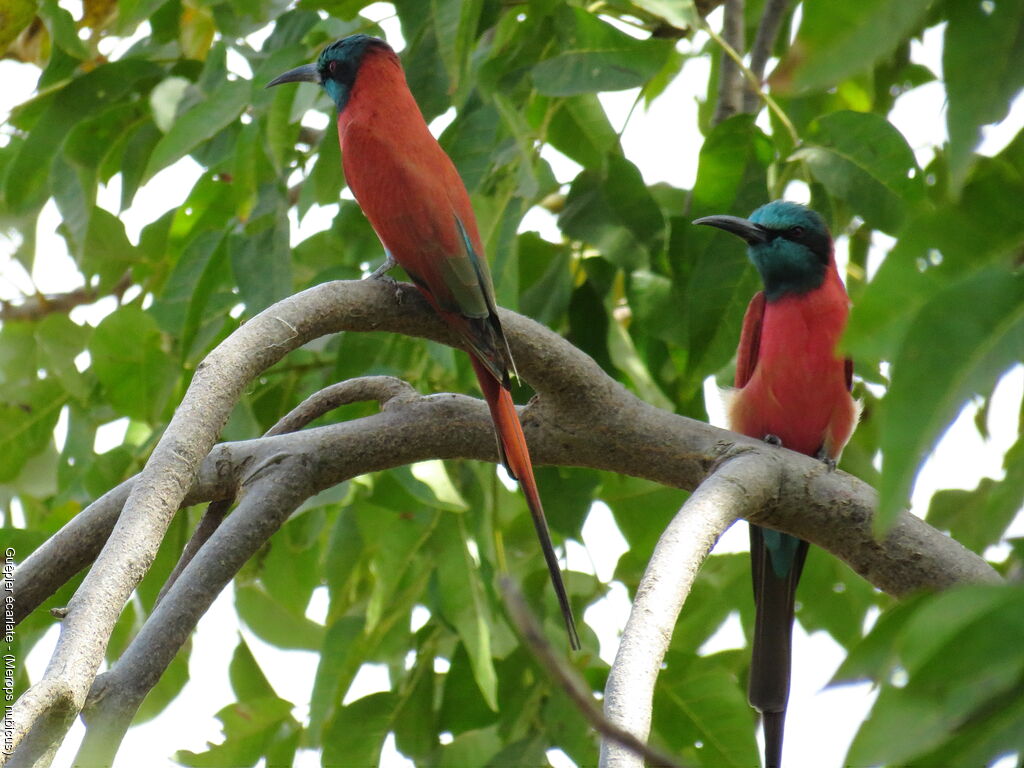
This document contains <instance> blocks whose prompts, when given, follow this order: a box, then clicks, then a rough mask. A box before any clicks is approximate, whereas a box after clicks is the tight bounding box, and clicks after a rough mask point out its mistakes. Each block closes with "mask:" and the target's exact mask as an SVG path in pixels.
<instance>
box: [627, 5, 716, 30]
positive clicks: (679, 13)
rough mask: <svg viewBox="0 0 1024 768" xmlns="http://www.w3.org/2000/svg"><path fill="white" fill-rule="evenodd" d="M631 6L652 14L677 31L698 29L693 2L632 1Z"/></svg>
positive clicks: (697, 16) (697, 17)
mask: <svg viewBox="0 0 1024 768" xmlns="http://www.w3.org/2000/svg"><path fill="white" fill-rule="evenodd" d="M633 5H635V6H636V7H637V8H643V9H644V10H645V11H647V12H648V13H653V14H654V15H655V16H657V17H659V18H661V19H664V20H665V21H667V22H668V23H669V24H671V25H672V26H674V27H676V28H677V29H694V28H697V27H700V23H701V22H700V14H699V13H698V12H697V7H696V6H695V5H694V3H693V0H633Z"/></svg>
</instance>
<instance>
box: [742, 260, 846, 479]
mask: <svg viewBox="0 0 1024 768" xmlns="http://www.w3.org/2000/svg"><path fill="white" fill-rule="evenodd" d="M848 313H849V299H848V298H847V295H846V289H845V288H844V287H843V283H842V281H841V280H840V279H839V274H838V272H837V271H836V265H835V260H834V259H831V260H830V263H829V267H828V270H827V271H826V273H825V281H824V282H823V283H822V285H821V287H819V288H816V289H814V290H812V291H808V292H807V293H800V294H789V295H787V296H783V297H782V298H780V299H777V300H775V301H771V302H769V301H765V298H764V293H763V292H760V291H759V292H758V293H757V294H755V295H754V298H753V299H751V300H750V304H749V305H748V307H747V313H746V315H745V316H744V318H743V332H742V334H741V336H740V345H739V349H738V351H737V360H736V386H737V387H738V389H737V390H735V392H734V393H733V394H732V396H731V397H730V400H729V406H728V420H729V428H730V429H732V430H733V431H735V432H740V433H742V434H744V435H749V436H750V437H756V438H758V439H760V438H763V437H764V436H765V435H775V436H776V437H778V438H779V439H780V440H781V441H782V444H783V445H784V446H785V447H787V448H789V449H791V450H794V451H799V452H800V453H806V454H808V455H809V456H817V455H818V454H819V452H821V453H822V455H823V457H828V458H832V459H836V458H838V457H839V454H840V453H841V452H842V449H843V446H844V445H846V441H847V440H849V439H850V435H851V434H852V432H853V427H854V425H855V424H856V421H857V406H856V404H855V403H854V400H853V398H852V397H851V396H850V367H849V365H848V364H847V362H846V361H845V360H843V359H841V358H838V357H836V353H835V349H836V345H837V343H838V342H839V338H840V337H841V336H842V333H843V328H844V327H845V325H846V317H847V315H848Z"/></svg>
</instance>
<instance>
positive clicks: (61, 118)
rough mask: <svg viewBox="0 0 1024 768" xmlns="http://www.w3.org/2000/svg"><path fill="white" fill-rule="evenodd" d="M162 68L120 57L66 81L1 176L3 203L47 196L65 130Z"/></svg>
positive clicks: (24, 204)
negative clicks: (51, 172) (50, 176)
mask: <svg viewBox="0 0 1024 768" xmlns="http://www.w3.org/2000/svg"><path fill="white" fill-rule="evenodd" d="M159 72H160V68H159V67H158V66H157V65H156V64H154V63H152V62H149V61H145V60H142V59H134V58H129V59H123V60H121V61H114V62H111V63H109V64H104V65H102V66H99V67H97V68H96V69H94V70H92V71H91V72H89V73H87V74H84V75H82V76H81V77H78V78H75V79H74V80H71V81H68V82H67V83H66V84H63V86H62V87H61V88H60V90H59V91H58V92H57V93H56V94H55V95H54V96H53V98H52V99H50V100H48V101H43V102H41V105H42V104H45V108H44V110H43V112H42V114H41V115H39V118H38V120H36V122H35V124H34V125H33V127H32V131H31V133H29V136H28V138H27V139H26V140H25V141H24V143H22V144H21V146H20V149H19V151H18V154H17V156H16V157H15V158H14V159H13V160H12V161H11V163H10V165H9V168H8V172H7V175H6V178H5V180H4V196H5V198H6V204H7V205H8V206H9V207H10V208H11V210H12V212H15V213H19V212H20V213H24V212H27V211H30V210H32V209H33V208H36V207H38V206H40V205H42V203H43V202H44V201H45V197H46V194H47V192H48V190H47V189H46V187H45V184H46V180H47V177H48V174H49V171H50V165H51V163H52V162H53V160H54V157H55V156H56V155H57V154H58V152H57V150H58V147H59V146H60V144H61V142H62V141H63V140H64V138H65V136H67V134H68V132H69V131H70V130H71V129H72V128H74V126H75V125H76V124H77V123H78V122H79V121H81V120H85V119H86V118H88V117H90V116H91V115H95V114H98V113H99V112H101V111H102V110H103V109H105V108H106V107H107V106H109V105H111V104H113V103H115V102H117V101H118V100H119V99H122V98H124V96H125V95H126V94H127V93H129V92H130V91H132V90H134V89H136V88H138V87H139V84H140V82H144V81H146V80H148V79H152V78H155V77H157V76H158V74H159Z"/></svg>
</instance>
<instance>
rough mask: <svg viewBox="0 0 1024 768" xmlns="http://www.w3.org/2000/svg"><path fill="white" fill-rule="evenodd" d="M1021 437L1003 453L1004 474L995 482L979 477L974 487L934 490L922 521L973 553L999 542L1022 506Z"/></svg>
mask: <svg viewBox="0 0 1024 768" xmlns="http://www.w3.org/2000/svg"><path fill="white" fill-rule="evenodd" d="M1022 446H1024V440H1018V441H1017V443H1016V445H1014V447H1013V448H1011V449H1010V450H1009V451H1007V453H1006V461H1005V462H1004V466H1005V468H1006V477H1005V478H1004V479H1003V480H1002V481H1001V482H997V481H995V480H993V479H992V478H990V477H983V478H981V480H979V481H978V485H977V487H975V488H974V489H973V490H970V491H966V490H962V489H960V488H951V489H948V490H943V491H939V492H937V493H936V494H935V495H934V496H932V499H931V503H930V504H929V505H928V515H927V517H926V518H925V521H926V522H928V523H930V524H931V525H934V526H935V527H937V528H941V529H943V530H947V531H949V533H950V535H951V536H952V537H953V538H954V539H956V540H957V541H959V542H960V543H961V544H963V545H964V546H965V547H967V548H968V549H970V550H973V551H974V552H977V553H978V554H982V553H983V552H984V551H985V550H986V549H988V547H990V546H992V545H993V544H996V543H998V542H999V540H1000V539H1002V537H1003V535H1004V534H1005V533H1006V529H1007V528H1008V527H1009V525H1010V523H1012V522H1013V520H1014V519H1015V518H1016V517H1017V514H1018V513H1019V512H1020V509H1021V506H1022V505H1024V469H1022V459H1024V455H1022V454H1024V450H1022Z"/></svg>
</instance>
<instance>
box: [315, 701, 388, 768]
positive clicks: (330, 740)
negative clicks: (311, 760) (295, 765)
mask: <svg viewBox="0 0 1024 768" xmlns="http://www.w3.org/2000/svg"><path fill="white" fill-rule="evenodd" d="M395 699H396V697H395V694H394V693H391V692H390V691H385V692H381V693H373V694H370V695H369V696H364V697H363V698H361V699H356V700H355V701H353V702H352V703H351V704H349V705H348V706H346V707H342V708H341V709H339V710H338V713H337V714H336V715H335V716H334V718H333V719H332V720H331V722H329V723H328V724H327V726H326V728H325V729H324V752H323V764H324V765H352V766H357V765H359V766H362V765H366V766H370V765H377V764H378V763H379V762H380V750H381V748H382V747H383V746H384V739H385V738H386V737H387V735H388V732H389V731H390V730H391V718H392V716H393V714H394V708H395V703H396V702H395Z"/></svg>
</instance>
